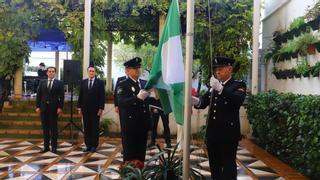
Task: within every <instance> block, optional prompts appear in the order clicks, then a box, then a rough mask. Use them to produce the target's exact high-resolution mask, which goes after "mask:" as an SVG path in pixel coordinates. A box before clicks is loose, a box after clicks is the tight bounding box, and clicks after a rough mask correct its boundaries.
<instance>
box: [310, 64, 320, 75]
mask: <svg viewBox="0 0 320 180" xmlns="http://www.w3.org/2000/svg"><path fill="white" fill-rule="evenodd" d="M311 74H312V76H313V77H317V76H319V74H320V62H317V63H316V64H315V65H314V66H312V67H311Z"/></svg>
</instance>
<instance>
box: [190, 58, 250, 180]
mask: <svg viewBox="0 0 320 180" xmlns="http://www.w3.org/2000/svg"><path fill="white" fill-rule="evenodd" d="M234 62H235V60H234V59H231V58H227V57H216V58H215V59H213V61H212V65H213V68H214V69H213V70H214V73H215V76H216V77H217V79H216V78H215V77H214V76H212V77H211V79H210V86H211V89H209V91H208V92H207V93H206V94H204V95H203V96H201V97H200V98H196V97H192V104H193V105H195V108H198V109H204V108H206V107H207V106H208V105H210V112H209V119H208V124H207V131H206V143H207V149H208V155H209V165H210V171H211V176H212V178H213V179H218V180H220V179H221V180H233V179H234V180H235V179H237V164H236V154H237V147H238V144H239V140H240V139H241V136H240V120H239V109H240V106H241V105H242V103H243V101H244V99H245V97H246V84H245V83H244V82H243V81H237V80H234V79H233V78H232V71H233V67H232V66H233V64H234Z"/></svg>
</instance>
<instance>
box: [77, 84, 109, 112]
mask: <svg viewBox="0 0 320 180" xmlns="http://www.w3.org/2000/svg"><path fill="white" fill-rule="evenodd" d="M88 81H89V80H88V79H84V80H82V81H81V83H80V93H79V98H78V108H81V111H82V112H83V113H85V112H89V111H90V112H94V113H95V112H98V110H99V109H102V110H103V109H104V102H105V88H104V82H103V81H102V80H100V79H98V78H95V80H94V82H93V85H92V88H91V89H89V87H88Z"/></svg>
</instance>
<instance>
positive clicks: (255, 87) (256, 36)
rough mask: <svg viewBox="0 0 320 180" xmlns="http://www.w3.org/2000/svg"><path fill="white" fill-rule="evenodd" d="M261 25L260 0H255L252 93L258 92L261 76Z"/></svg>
mask: <svg viewBox="0 0 320 180" xmlns="http://www.w3.org/2000/svg"><path fill="white" fill-rule="evenodd" d="M259 25H260V0H254V1H253V32H252V41H253V53H252V81H251V82H252V83H251V85H252V86H251V93H252V94H257V93H258V78H259Z"/></svg>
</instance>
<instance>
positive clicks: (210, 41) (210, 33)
mask: <svg viewBox="0 0 320 180" xmlns="http://www.w3.org/2000/svg"><path fill="white" fill-rule="evenodd" d="M208 24H209V46H210V48H209V49H210V72H211V71H212V63H211V60H212V58H213V51H212V29H211V7H210V0H208ZM212 75H213V72H212ZM212 92H213V91H212ZM212 96H213V93H211V96H210V97H211V98H212ZM211 98H210V105H209V110H208V115H207V117H206V124H205V125H206V126H208V120H209V115H210V107H211V103H212V101H211ZM198 113H199V110H198ZM199 119H200V115H199V114H198V116H197V121H198V122H199ZM204 138H205V137H204ZM204 141H205V139H204ZM192 142H194V143H192ZM191 143H192V144H195V141H194V137H193V136H192V135H191ZM200 148H201V149H202V151H203V152H204V155H205V157H207V158H209V157H208V155H207V154H206V145H205V143H204V142H203V143H200ZM208 160H209V159H208ZM197 161H198V163H197V164H199V163H201V161H202V160H201V158H200V157H199V158H198V159H197ZM199 169H200V170H204V167H202V166H199Z"/></svg>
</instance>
